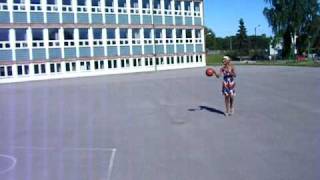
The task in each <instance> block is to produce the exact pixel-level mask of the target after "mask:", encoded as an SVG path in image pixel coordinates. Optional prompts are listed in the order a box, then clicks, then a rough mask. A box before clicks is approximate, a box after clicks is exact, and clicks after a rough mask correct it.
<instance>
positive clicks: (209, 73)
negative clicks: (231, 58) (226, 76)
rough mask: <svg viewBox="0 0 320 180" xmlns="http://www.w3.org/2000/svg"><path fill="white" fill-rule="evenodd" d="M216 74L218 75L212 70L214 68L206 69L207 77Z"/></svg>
mask: <svg viewBox="0 0 320 180" xmlns="http://www.w3.org/2000/svg"><path fill="white" fill-rule="evenodd" d="M214 74H216V72H215V71H214V69H212V68H207V69H206V75H207V76H213V75H214Z"/></svg>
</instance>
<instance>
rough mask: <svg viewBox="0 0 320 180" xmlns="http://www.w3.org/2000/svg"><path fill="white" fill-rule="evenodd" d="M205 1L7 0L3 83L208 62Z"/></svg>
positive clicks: (0, 52)
mask: <svg viewBox="0 0 320 180" xmlns="http://www.w3.org/2000/svg"><path fill="white" fill-rule="evenodd" d="M203 22H204V21H203V0H184V1H183V0H0V83H3V82H18V81H28V80H40V79H53V78H65V77H80V76H92V75H103V74H117V73H130V72H142V71H154V70H167V69H178V68H190V67H201V66H205V45H204V27H203Z"/></svg>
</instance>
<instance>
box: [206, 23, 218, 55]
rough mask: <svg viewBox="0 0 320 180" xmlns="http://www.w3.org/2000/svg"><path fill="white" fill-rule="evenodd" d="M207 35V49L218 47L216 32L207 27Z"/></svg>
mask: <svg viewBox="0 0 320 180" xmlns="http://www.w3.org/2000/svg"><path fill="white" fill-rule="evenodd" d="M204 31H205V37H206V47H207V49H210V50H213V49H215V47H216V40H215V37H216V36H215V34H214V32H213V31H212V30H211V29H210V28H207V27H205V28H204Z"/></svg>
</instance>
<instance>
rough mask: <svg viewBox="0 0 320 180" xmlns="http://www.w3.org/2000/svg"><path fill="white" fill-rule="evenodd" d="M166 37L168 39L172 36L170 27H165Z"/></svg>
mask: <svg viewBox="0 0 320 180" xmlns="http://www.w3.org/2000/svg"><path fill="white" fill-rule="evenodd" d="M166 38H168V39H171V38H172V29H166Z"/></svg>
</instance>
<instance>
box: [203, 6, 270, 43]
mask: <svg viewBox="0 0 320 180" xmlns="http://www.w3.org/2000/svg"><path fill="white" fill-rule="evenodd" d="M204 6H205V7H204V8H205V12H204V13H205V25H206V26H208V27H209V28H211V29H212V30H213V31H214V33H215V34H216V36H217V37H225V36H230V35H235V34H236V33H237V30H238V29H239V27H238V26H239V19H240V18H243V20H244V23H245V26H246V28H247V34H248V35H254V28H255V27H256V26H258V25H260V27H258V28H257V35H260V34H267V35H268V36H271V35H272V30H271V28H270V27H269V25H268V22H267V19H266V18H265V17H264V15H263V13H262V12H263V9H264V7H266V6H267V4H266V3H265V2H264V0H204Z"/></svg>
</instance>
